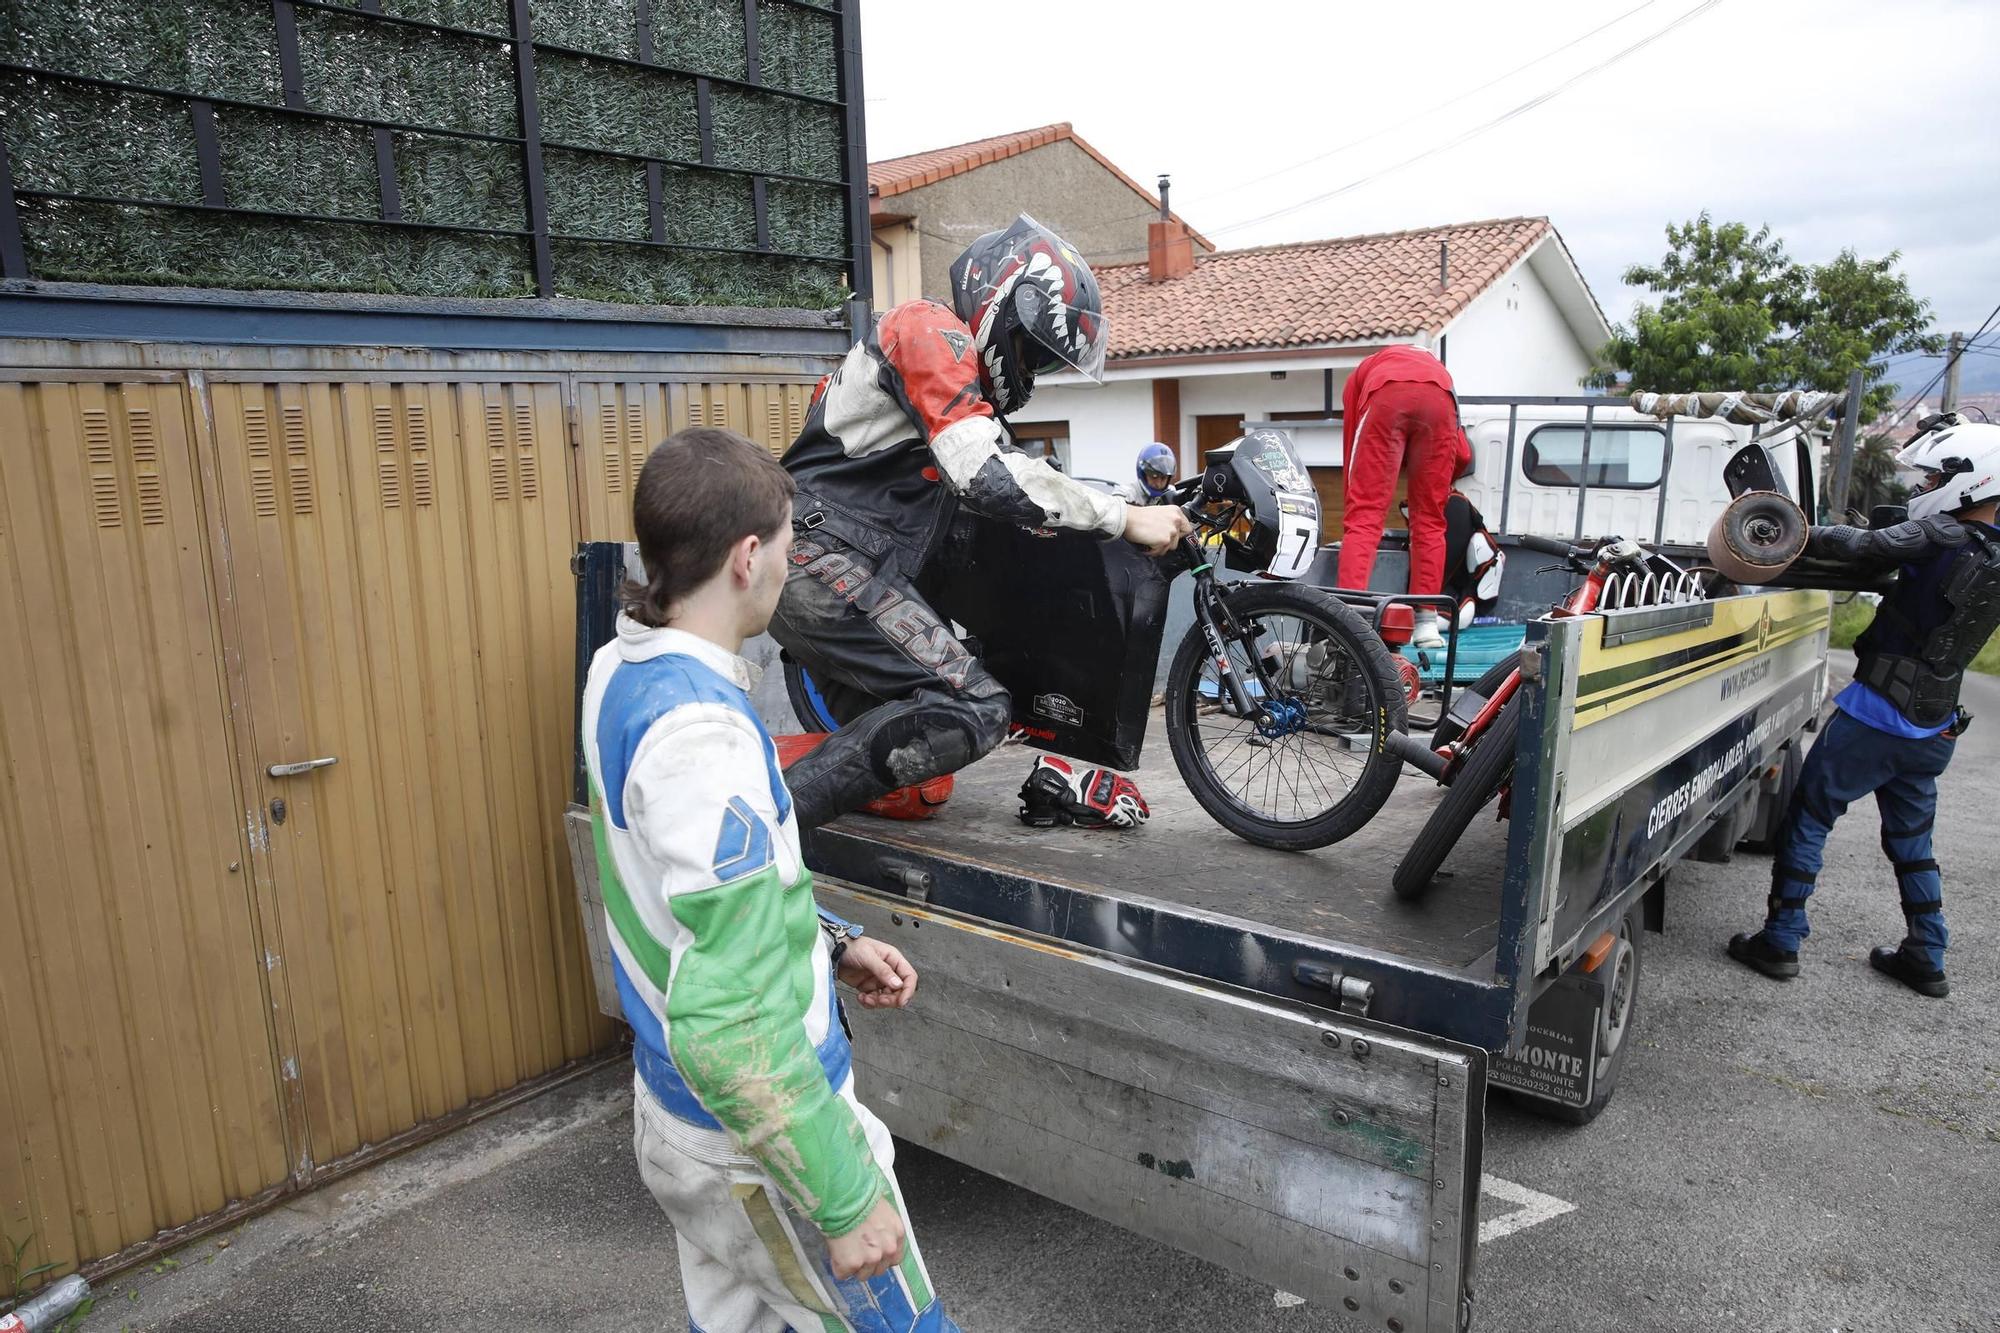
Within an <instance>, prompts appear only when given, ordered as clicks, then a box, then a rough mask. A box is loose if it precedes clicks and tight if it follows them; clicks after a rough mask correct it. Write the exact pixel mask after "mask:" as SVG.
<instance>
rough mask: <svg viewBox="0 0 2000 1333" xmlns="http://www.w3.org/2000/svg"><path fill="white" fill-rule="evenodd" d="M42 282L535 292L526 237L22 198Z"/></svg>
mask: <svg viewBox="0 0 2000 1333" xmlns="http://www.w3.org/2000/svg"><path fill="white" fill-rule="evenodd" d="M21 236H22V241H23V244H24V246H25V248H26V250H27V254H28V263H29V266H30V267H31V268H32V269H33V270H34V272H35V275H36V276H37V277H41V278H46V279H49V280H51V281H55V282H126V283H143V284H149V285H160V284H164V285H167V286H175V287H230V288H243V289H251V290H254V289H268V288H277V289H282V290H288V291H318V292H390V293H397V294H400V295H405V296H531V295H533V294H534V281H533V277H532V275H531V273H530V271H529V268H528V253H527V242H526V241H523V240H515V239H513V238H510V237H501V236H468V235H464V234H463V233H455V232H443V231H426V230H423V229H420V228H414V227H357V226H353V225H351V224H348V223H339V222H292V221H286V220H282V219H270V218H243V217H220V216H216V215H212V214H208V215H204V214H189V213H179V212H171V211H168V210H163V209H151V208H138V207H125V206H111V205H103V204H68V203H48V202H41V201H27V202H24V203H23V205H22V208H21Z"/></svg>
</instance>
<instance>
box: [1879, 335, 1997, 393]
mask: <svg viewBox="0 0 2000 1333" xmlns="http://www.w3.org/2000/svg"><path fill="white" fill-rule="evenodd" d="M1992 341H1993V335H1992V334H1990V333H1989V334H1988V335H1986V337H1985V338H1982V339H1981V340H1980V342H1981V346H1978V347H1975V348H1973V349H1972V350H1971V351H1969V352H1967V353H1966V354H1965V356H1964V357H1963V358H1962V359H1961V360H1960V361H1959V363H1958V391H1959V394H1960V396H1965V395H1968V394H1975V393H2000V346H1991V347H1989V346H1986V345H1985V344H1987V343H1990V342H1992ZM1943 366H1944V357H1943V356H1942V355H1940V356H1924V357H1911V358H1910V359H1909V360H1908V361H1898V362H1897V363H1896V365H1895V367H1894V368H1893V369H1892V370H1891V371H1890V374H1889V378H1890V379H1892V380H1893V381H1895V383H1896V385H1897V387H1898V388H1899V389H1900V390H1901V391H1902V393H1903V394H1904V395H1905V396H1907V395H1909V394H1913V393H1915V392H1916V391H1917V390H1918V389H1921V388H1923V387H1924V386H1925V385H1926V384H1929V383H1930V382H1931V380H1932V379H1933V378H1935V377H1936V375H1937V373H1938V371H1939V370H1940V369H1941V368H1943ZM1932 392H1933V393H1935V392H1936V389H1935V387H1933V389H1932Z"/></svg>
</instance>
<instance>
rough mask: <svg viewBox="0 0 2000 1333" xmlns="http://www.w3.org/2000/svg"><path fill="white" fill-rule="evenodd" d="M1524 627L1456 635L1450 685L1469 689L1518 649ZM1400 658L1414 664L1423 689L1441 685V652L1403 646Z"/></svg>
mask: <svg viewBox="0 0 2000 1333" xmlns="http://www.w3.org/2000/svg"><path fill="white" fill-rule="evenodd" d="M1527 634H1528V627H1527V626H1526V625H1520V624H1511V625H1510V624H1499V625H1473V626H1471V627H1469V628H1467V629H1462V630H1460V631H1459V632H1458V660H1457V661H1456V662H1454V663H1453V664H1452V684H1454V685H1470V684H1472V682H1473V681H1475V680H1478V679H1479V678H1480V677H1481V676H1483V675H1485V674H1486V670H1487V668H1488V667H1490V666H1492V665H1493V664H1494V663H1495V662H1498V661H1499V660H1500V659H1501V658H1503V657H1505V656H1507V655H1508V654H1509V653H1511V652H1513V651H1514V650H1515V649H1516V648H1519V647H1520V646H1521V640H1522V639H1524V638H1526V637H1527ZM1402 652H1403V656H1404V657H1405V658H1407V659H1408V660H1409V661H1410V662H1412V663H1413V664H1415V666H1416V668H1417V671H1418V673H1419V674H1421V675H1422V676H1423V678H1424V684H1425V686H1426V687H1431V688H1434V687H1436V686H1439V685H1442V684H1443V683H1444V661H1445V650H1444V649H1442V648H1423V649H1418V648H1412V647H1410V646H1409V645H1407V644H1405V645H1404V646H1403V650H1402Z"/></svg>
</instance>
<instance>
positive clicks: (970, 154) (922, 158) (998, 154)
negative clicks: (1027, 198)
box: [868, 121, 1071, 196]
mask: <svg viewBox="0 0 2000 1333" xmlns="http://www.w3.org/2000/svg"><path fill="white" fill-rule="evenodd" d="M1070 137H1071V130H1070V127H1069V122H1068V121H1063V122H1062V123H1060V124H1057V125H1044V126H1042V127H1041V128H1040V129H1034V130H1017V131H1016V132H1014V133H1013V134H1001V135H996V136H994V137H993V138H991V139H975V140H973V141H972V142H971V143H961V144H953V145H952V146H951V147H949V148H933V149H931V150H930V151H929V152H927V153H912V154H910V155H909V156H908V157H892V158H890V159H889V160H888V161H886V162H870V163H869V164H868V193H870V194H872V195H878V196H881V195H891V194H901V193H902V192H903V191H905V190H914V189H916V188H917V187H919V186H922V185H930V184H933V183H935V182H937V181H941V180H943V179H945V177H947V176H956V175H958V174H959V173H960V172H964V171H970V170H972V169H973V168H974V167H983V166H985V165H986V164H987V163H988V162H998V161H999V160H1000V159H1001V158H1003V157H1013V156H1014V155H1015V154H1016V153H1025V152H1027V151H1028V150H1029V149H1030V148H1040V147H1041V146H1042V145H1043V144H1051V143H1055V142H1057V141H1058V140H1061V139H1067V138H1070Z"/></svg>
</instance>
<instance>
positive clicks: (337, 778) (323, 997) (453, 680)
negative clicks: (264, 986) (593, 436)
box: [213, 382, 609, 1167]
mask: <svg viewBox="0 0 2000 1333" xmlns="http://www.w3.org/2000/svg"><path fill="white" fill-rule="evenodd" d="M213 399H214V405H215V430H216V442H217V446H218V447H217V450H216V454H217V457H218V459H219V460H220V472H221V475H220V483H221V499H222V506H223V509H224V512H225V515H226V520H227V523H228V527H229V531H230V533H231V542H232V547H231V560H230V569H231V576H232V580H233V586H234V590H235V594H236V606H237V614H238V627H239V632H240V634H241V639H242V645H243V655H242V657H243V670H244V676H245V682H246V687H247V697H248V700H249V712H250V716H251V718H252V726H253V731H254V739H253V742H252V745H251V750H250V753H251V755H252V756H253V759H254V763H253V764H252V765H250V766H249V767H250V769H251V771H250V772H248V773H247V774H246V777H247V778H248V779H249V781H250V783H251V784H252V787H253V789H254V792H255V797H254V801H253V806H254V808H256V809H257V810H259V811H260V812H261V818H260V819H259V821H258V824H257V831H258V834H259V836H261V837H267V838H268V840H269V848H270V857H269V881H270V882H269V892H270V894H271V897H272V900H273V902H274V904H275V913H274V916H275V927H274V929H273V930H272V931H271V934H272V936H273V942H272V944H271V949H272V953H273V955H274V957H273V958H272V960H271V975H272V979H273V983H274V987H275V988H276V989H277V990H278V991H279V993H280V1008H281V1011H282V1016H283V1017H282V1022H281V1023H280V1026H279V1042H280V1045H281V1047H282V1048H283V1049H284V1051H285V1054H286V1055H287V1056H288V1057H289V1059H288V1063H287V1071H288V1073H289V1072H290V1071H292V1070H294V1069H295V1070H296V1080H295V1083H294V1085H293V1095H294V1099H295V1100H294V1104H295V1105H296V1106H297V1108H298V1109H299V1111H300V1112H301V1113H302V1123H303V1124H304V1125H305V1126H306V1140H307V1148H308V1152H309V1154H310V1160H311V1162H312V1164H313V1165H314V1166H315V1167H324V1166H325V1165H326V1164H328V1163H330V1162H334V1161H337V1160H338V1159H339V1158H341V1157H343V1156H346V1155H347V1154H349V1153H351V1152H354V1151H355V1150H356V1149H358V1148H361V1147H362V1146H364V1145H367V1144H371V1143H379V1142H381V1141H383V1140H385V1139H388V1138H390V1137H392V1136H394V1135H396V1134H398V1133H400V1132H402V1131H404V1130H407V1129H409V1128H411V1127H413V1126H415V1125H418V1124H420V1123H423V1122H425V1121H428V1120H434V1119H437V1118H438V1117H440V1116H443V1115H445V1114H448V1113H449V1112H451V1111H454V1110H456V1109H458V1108H460V1107H462V1106H465V1105H466V1104H467V1103H468V1102H470V1101H473V1100H476V1099H478V1098H480V1097H483V1096H486V1095H488V1094H491V1093H493V1092H496V1091H499V1090H501V1089H504V1088H507V1087H510V1086H512V1085H514V1084H516V1083H519V1082H521V1081H522V1080H524V1079H527V1078H531V1077H533V1076H534V1075H536V1074H540V1073H543V1072H545V1071H547V1070H550V1069H554V1068H556V1067H557V1066H559V1065H561V1064H563V1063H565V1062H566V1061H569V1060H572V1059H575V1058H578V1057H580V1056H583V1055H585V1054H588V1053H589V1052H590V1051H591V1050H593V1049H594V1048H596V1047H597V1046H599V1045H601V1044H602V1043H603V1042H604V1040H605V1039H606V1038H607V1036H608V1035H609V1033H608V1029H607V1027H606V1026H605V1024H604V1021H603V1020H602V1019H601V1018H600V1017H599V1016H598V1015H597V1013H596V1011H595V1007H594V1005H593V1004H592V1003H591V1001H590V991H589V982H588V978H587V968H586V963H585V958H584V953H583V945H582V941H581V939H580V938H579V932H578V930H577V926H576V916H575V908H574V906H573V903H574V898H573V896H572V893H571V889H570V885H569V875H568V867H567V859H566V853H564V852H563V849H564V847H565V844H564V842H563V838H562V832H561V822H560V821H561V812H562V809H563V804H564V793H565V785H566V784H565V776H566V774H567V771H568V764H567V752H568V736H569V731H570V719H569V711H570V699H571V697H572V690H573V670H574V668H573V664H572V657H571V655H570V654H569V653H568V652H566V651H563V648H564V647H565V646H566V645H567V643H568V640H569V630H568V626H569V625H570V623H571V621H572V619H573V590H572V584H571V580H570V578H569V576H568V573H567V556H568V552H569V550H570V538H569V527H570V520H569V513H568V497H567V487H566V486H565V484H564V472H565V463H566V461H567V460H566V458H565V456H564V455H565V452H566V451H565V447H564V443H563V429H562V403H561V396H560V392H559V385H558V384H557V383H554V382H549V383H541V384H535V383H527V384H522V383H509V384H499V383H487V384H479V383H471V384H448V383H421V382H420V383H353V382H345V383H303V384H299V383H293V384H268V383H219V384H216V385H215V386H214V388H213ZM325 760H332V761H333V762H332V763H330V764H322V765H321V766H317V767H312V768H308V769H304V770H302V771H298V772H296V773H294V774H290V775H281V776H273V774H272V770H273V769H274V768H278V769H279V770H280V772H281V773H282V772H283V766H285V765H301V764H315V763H318V762H319V761H325ZM293 1062H295V1063H293Z"/></svg>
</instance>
